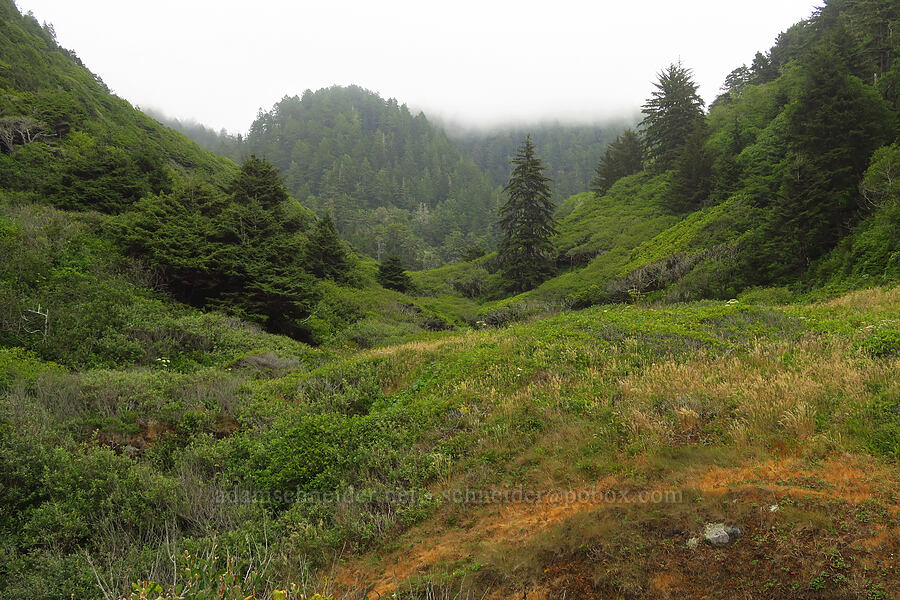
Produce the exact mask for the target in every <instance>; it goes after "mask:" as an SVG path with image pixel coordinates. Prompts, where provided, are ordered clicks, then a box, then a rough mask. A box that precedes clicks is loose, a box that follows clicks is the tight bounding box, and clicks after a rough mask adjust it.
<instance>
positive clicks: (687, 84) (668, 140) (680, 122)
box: [641, 62, 704, 171]
mask: <svg viewBox="0 0 900 600" xmlns="http://www.w3.org/2000/svg"><path fill="white" fill-rule="evenodd" d="M653 85H654V86H655V87H656V90H655V91H653V92H652V94H651V97H650V99H649V100H647V102H646V103H645V104H644V107H643V109H642V111H641V112H643V113H644V120H643V121H641V132H642V134H643V138H644V149H645V151H646V155H647V159H648V161H649V163H650V165H651V166H652V167H653V169H654V170H656V171H665V170H667V169H671V168H673V167H674V166H675V163H676V161H677V160H678V158H679V156H680V154H681V150H682V148H684V146H685V144H686V143H687V141H688V138H689V137H690V136H691V134H693V133H694V132H695V131H696V127H697V122H698V121H702V120H703V118H704V113H703V106H704V102H703V99H702V98H701V97H700V96H699V94H697V84H696V83H695V82H694V79H693V73H692V72H691V70H690V69H687V68H685V67H684V66H682V65H681V63H680V62H679V63H675V64H671V65H669V67H668V68H666V69H665V70H664V71H662V72H661V73H660V74H659V81H657V82H656V83H655V84H653Z"/></svg>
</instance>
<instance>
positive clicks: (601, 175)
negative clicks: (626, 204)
mask: <svg viewBox="0 0 900 600" xmlns="http://www.w3.org/2000/svg"><path fill="white" fill-rule="evenodd" d="M643 159H644V153H643V150H642V149H641V140H640V139H639V138H638V135H637V134H636V133H635V132H634V131H633V130H631V129H626V130H625V132H624V133H622V134H621V135H619V136H616V139H615V140H613V141H612V142H610V144H609V146H608V147H607V148H606V152H605V153H604V154H603V157H602V158H601V159H600V162H599V163H598V164H597V168H596V169H595V170H596V175H595V176H594V178H593V179H592V180H591V191H592V192H595V193H597V194H604V193H606V190H608V189H609V188H611V187H612V185H613V184H614V183H615V182H617V181H618V180H619V179H621V178H622V177H626V176H628V175H633V174H635V173H637V172H638V171H640V170H641V167H642V165H643Z"/></svg>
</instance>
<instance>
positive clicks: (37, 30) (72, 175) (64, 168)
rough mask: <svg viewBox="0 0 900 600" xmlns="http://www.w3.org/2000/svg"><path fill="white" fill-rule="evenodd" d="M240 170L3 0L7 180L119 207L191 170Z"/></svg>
mask: <svg viewBox="0 0 900 600" xmlns="http://www.w3.org/2000/svg"><path fill="white" fill-rule="evenodd" d="M233 171H234V164H233V163H232V162H231V161H229V160H227V159H223V158H221V157H218V156H216V155H214V154H213V153H211V152H208V151H206V150H203V149H201V148H200V147H198V146H197V145H196V144H194V143H193V142H191V141H189V140H188V139H187V138H185V137H184V136H183V135H181V134H179V133H177V132H175V131H173V130H171V129H167V128H165V127H163V126H162V125H160V124H159V123H157V122H156V121H154V120H153V119H151V118H149V117H147V116H146V115H144V114H143V113H141V112H140V111H138V110H135V109H134V108H133V107H132V106H131V105H130V104H129V103H128V102H126V101H124V100H122V99H121V98H118V97H116V96H114V95H112V94H111V93H110V92H109V90H108V89H107V87H106V86H105V85H104V84H103V82H102V81H101V80H100V78H99V77H97V76H96V75H94V74H93V73H91V72H90V71H89V70H88V69H87V68H85V66H84V65H83V64H82V63H81V61H80V60H79V59H78V57H77V56H76V55H75V54H74V53H73V52H71V51H69V50H66V49H64V48H61V47H60V46H59V45H58V44H57V43H56V40H55V39H54V35H53V31H52V28H50V27H42V26H41V25H39V24H38V22H37V21H36V20H35V19H34V18H33V17H31V16H29V15H21V14H20V13H19V12H18V10H17V9H16V7H15V5H14V4H13V2H12V0H2V1H0V189H5V190H7V191H16V192H23V193H25V194H27V195H30V197H34V198H39V199H40V200H41V201H49V202H52V203H53V204H55V205H56V206H58V207H63V208H73V209H89V210H98V211H103V212H116V211H119V210H122V209H123V208H124V207H126V206H128V205H129V204H131V203H132V202H134V201H135V200H137V199H138V198H140V197H142V196H144V195H146V194H149V193H158V192H160V191H166V190H169V189H171V187H172V185H173V183H174V180H177V179H178V178H180V177H181V176H184V175H186V174H188V173H190V175H191V177H197V178H202V179H204V180H207V181H210V182H213V183H224V182H225V181H226V180H227V179H228V178H229V177H230V176H231V175H232V173H233Z"/></svg>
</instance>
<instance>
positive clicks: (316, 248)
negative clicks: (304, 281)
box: [305, 213, 350, 281]
mask: <svg viewBox="0 0 900 600" xmlns="http://www.w3.org/2000/svg"><path fill="white" fill-rule="evenodd" d="M305 267H306V270H307V271H309V272H310V273H312V274H313V275H315V276H316V277H322V278H324V279H331V280H333V281H345V280H346V279H347V272H348V271H349V270H350V261H349V260H348V259H347V251H346V250H345V249H344V246H343V244H341V240H340V238H338V234H337V228H335V226H334V220H333V219H332V218H331V214H330V213H325V216H324V217H322V218H321V219H319V221H318V222H317V223H316V228H315V229H314V230H313V232H312V234H311V235H310V236H309V240H308V241H307V242H306V264H305Z"/></svg>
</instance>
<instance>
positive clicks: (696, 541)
mask: <svg viewBox="0 0 900 600" xmlns="http://www.w3.org/2000/svg"><path fill="white" fill-rule="evenodd" d="M699 545H700V538H698V537H692V538H691V539H689V540H688V541H687V547H688V550H696V549H697V547H698V546H699Z"/></svg>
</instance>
